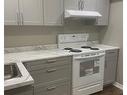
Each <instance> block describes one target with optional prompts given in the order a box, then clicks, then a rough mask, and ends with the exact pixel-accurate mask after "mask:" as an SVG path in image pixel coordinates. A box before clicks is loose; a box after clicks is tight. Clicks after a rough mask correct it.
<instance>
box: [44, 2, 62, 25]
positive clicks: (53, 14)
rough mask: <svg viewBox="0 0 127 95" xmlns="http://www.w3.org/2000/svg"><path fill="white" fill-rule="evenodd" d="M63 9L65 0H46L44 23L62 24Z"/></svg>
mask: <svg viewBox="0 0 127 95" xmlns="http://www.w3.org/2000/svg"><path fill="white" fill-rule="evenodd" d="M63 11H64V10H63V0H44V25H62V24H63Z"/></svg>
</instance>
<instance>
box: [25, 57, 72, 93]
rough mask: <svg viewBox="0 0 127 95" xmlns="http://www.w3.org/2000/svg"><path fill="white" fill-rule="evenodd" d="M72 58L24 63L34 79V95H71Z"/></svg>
mask: <svg viewBox="0 0 127 95" xmlns="http://www.w3.org/2000/svg"><path fill="white" fill-rule="evenodd" d="M71 64H72V56H70V57H69V56H68V57H58V58H51V59H43V60H35V61H29V62H24V65H25V67H26V68H27V70H28V71H29V72H30V74H31V76H32V77H33V79H34V95H71V72H72V71H71V68H72V67H71Z"/></svg>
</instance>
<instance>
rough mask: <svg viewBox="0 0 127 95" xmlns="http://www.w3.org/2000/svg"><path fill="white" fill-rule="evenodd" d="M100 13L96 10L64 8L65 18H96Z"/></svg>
mask: <svg viewBox="0 0 127 95" xmlns="http://www.w3.org/2000/svg"><path fill="white" fill-rule="evenodd" d="M101 16H102V15H101V14H100V13H99V12H97V11H82V10H65V14H64V17H65V18H89V19H94V18H95V19H96V18H97V17H101Z"/></svg>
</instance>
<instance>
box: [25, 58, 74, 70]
mask: <svg viewBox="0 0 127 95" xmlns="http://www.w3.org/2000/svg"><path fill="white" fill-rule="evenodd" d="M71 62H72V57H70V56H68V57H59V58H52V59H46V60H36V61H31V62H30V61H29V62H24V65H25V66H26V68H27V69H28V71H34V70H40V69H45V68H49V67H53V66H60V65H66V64H68V65H69V64H71Z"/></svg>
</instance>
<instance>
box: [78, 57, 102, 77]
mask: <svg viewBox="0 0 127 95" xmlns="http://www.w3.org/2000/svg"><path fill="white" fill-rule="evenodd" d="M99 65H100V64H99V59H94V60H88V61H84V62H80V77H84V76H89V75H92V74H96V73H99V68H100V67H99Z"/></svg>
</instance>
